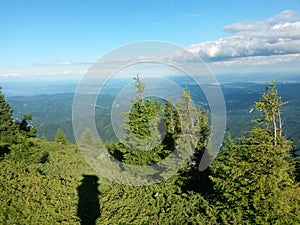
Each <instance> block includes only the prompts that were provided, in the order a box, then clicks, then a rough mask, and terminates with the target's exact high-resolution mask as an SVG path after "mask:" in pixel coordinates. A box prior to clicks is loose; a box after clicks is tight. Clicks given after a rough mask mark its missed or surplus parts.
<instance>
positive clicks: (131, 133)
mask: <svg viewBox="0 0 300 225" xmlns="http://www.w3.org/2000/svg"><path fill="white" fill-rule="evenodd" d="M134 79H135V80H136V87H137V89H138V96H137V97H136V99H135V100H134V101H133V102H132V106H131V110H130V111H129V112H127V113H125V124H124V126H123V129H124V133H125V137H124V140H122V142H121V144H122V146H124V147H125V150H124V149H123V151H125V156H124V157H125V158H127V162H129V161H131V159H130V158H132V157H131V156H136V157H135V158H140V159H141V161H147V159H144V160H143V158H144V157H145V156H147V155H148V157H150V158H151V156H150V155H151V154H152V153H153V152H156V153H157V152H159V151H161V150H162V144H161V142H162V141H161V138H162V137H161V136H162V135H161V132H160V130H159V124H160V121H161V115H162V112H163V110H162V106H161V104H160V103H159V102H157V101H154V100H153V99H152V98H147V99H143V91H144V88H145V84H144V83H142V82H141V81H140V78H139V77H138V76H137V77H135V78H134ZM153 154H154V153H153ZM143 156H144V157H143ZM155 158H156V159H158V158H157V157H155ZM134 161H136V160H134Z"/></svg>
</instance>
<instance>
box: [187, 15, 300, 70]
mask: <svg viewBox="0 0 300 225" xmlns="http://www.w3.org/2000/svg"><path fill="white" fill-rule="evenodd" d="M299 19H300V17H299V16H297V15H296V14H295V13H294V12H293V11H283V12H281V13H280V14H279V15H277V16H274V17H272V18H269V19H266V20H262V21H246V22H240V23H234V24H231V25H228V26H226V27H225V28H224V31H225V32H228V33H229V34H230V36H228V37H225V38H221V39H218V40H216V41H209V42H204V43H199V44H194V45H191V46H189V47H188V50H190V51H191V52H193V53H195V54H196V55H198V56H199V57H200V58H202V59H203V60H204V61H206V62H210V63H211V64H212V65H217V64H218V65H221V64H223V65H233V64H234V65H237V64H239V65H242V64H245V65H257V64H264V65H267V64H270V65H272V64H276V63H285V62H293V61H295V62H296V61H297V62H298V61H299V60H298V59H299V56H300V21H298V20H299Z"/></svg>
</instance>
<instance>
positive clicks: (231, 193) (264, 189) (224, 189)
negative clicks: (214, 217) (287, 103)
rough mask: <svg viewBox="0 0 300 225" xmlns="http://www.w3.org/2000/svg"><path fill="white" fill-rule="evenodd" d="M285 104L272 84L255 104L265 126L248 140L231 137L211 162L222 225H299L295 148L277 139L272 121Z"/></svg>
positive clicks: (212, 178)
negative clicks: (291, 153)
mask: <svg viewBox="0 0 300 225" xmlns="http://www.w3.org/2000/svg"><path fill="white" fill-rule="evenodd" d="M282 105H283V104H282V102H281V98H280V97H279V96H278V94H277V91H276V89H275V85H274V83H272V84H271V85H270V86H269V87H268V88H267V89H266V92H265V93H264V94H263V95H262V100H261V101H260V102H258V103H256V104H255V106H256V108H257V109H258V110H259V111H260V112H261V113H262V117H263V118H264V119H261V120H260V119H259V120H258V121H262V122H263V123H264V124H265V126H264V127H261V126H258V127H257V126H254V127H253V128H252V130H251V131H250V133H249V136H248V137H242V138H239V139H237V140H232V139H231V138H229V140H227V142H225V144H224V146H223V148H222V149H221V151H220V152H219V154H218V156H217V158H216V159H215V160H214V161H213V163H212V166H211V171H212V175H211V180H212V181H213V183H214V190H215V196H214V197H215V203H216V204H217V205H218V207H219V208H220V220H221V221H222V223H225V222H226V221H227V222H228V221H231V222H232V223H233V224H299V218H298V215H297V213H296V212H297V210H299V203H300V202H299V200H300V198H299V197H298V198H295V196H297V195H299V188H298V187H297V185H296V184H295V182H294V177H293V170H294V165H293V163H291V161H290V160H289V159H290V158H291V157H290V154H289V152H290V150H291V148H292V145H291V143H290V141H288V140H286V139H285V138H283V137H281V138H278V137H276V136H274V135H276V133H275V131H274V129H275V130H276V126H274V124H273V122H274V121H273V119H274V120H276V122H278V121H279V118H278V117H279V116H280V113H279V112H280V108H281V106H282ZM273 107H274V108H273ZM274 140H275V141H276V142H274ZM296 193H298V194H296Z"/></svg>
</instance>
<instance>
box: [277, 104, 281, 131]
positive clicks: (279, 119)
mask: <svg viewBox="0 0 300 225" xmlns="http://www.w3.org/2000/svg"><path fill="white" fill-rule="evenodd" d="M277 114H278V122H279V137H281V136H282V120H281V114H280V109H278V112H277Z"/></svg>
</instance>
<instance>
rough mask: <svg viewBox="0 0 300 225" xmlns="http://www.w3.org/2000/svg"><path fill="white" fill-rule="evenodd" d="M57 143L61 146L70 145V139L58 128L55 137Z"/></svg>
mask: <svg viewBox="0 0 300 225" xmlns="http://www.w3.org/2000/svg"><path fill="white" fill-rule="evenodd" d="M55 142H56V143H59V144H63V145H64V144H67V143H68V139H67V137H66V135H65V134H64V132H63V131H62V130H61V129H60V128H58V130H57V133H56V136H55Z"/></svg>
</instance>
